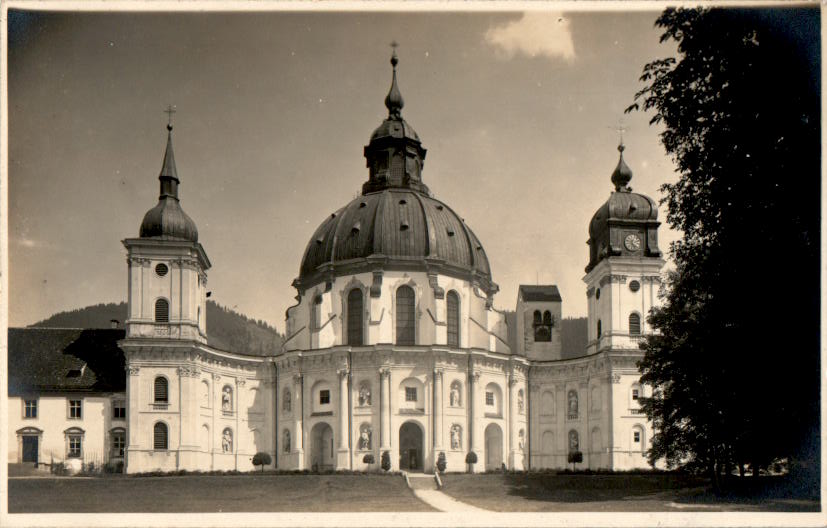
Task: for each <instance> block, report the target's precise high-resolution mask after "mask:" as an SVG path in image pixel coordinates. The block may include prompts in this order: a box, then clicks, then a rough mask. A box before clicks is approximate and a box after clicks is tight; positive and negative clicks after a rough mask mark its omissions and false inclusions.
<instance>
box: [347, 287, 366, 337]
mask: <svg viewBox="0 0 827 528" xmlns="http://www.w3.org/2000/svg"><path fill="white" fill-rule="evenodd" d="M363 312H364V310H363V309H362V290H360V289H358V288H354V289H352V290H350V293H348V294H347V344H348V345H356V346H360V345H362V344H364V343H363V341H362V331H363V325H362V317H363Z"/></svg>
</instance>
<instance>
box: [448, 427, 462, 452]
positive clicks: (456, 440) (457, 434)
mask: <svg viewBox="0 0 827 528" xmlns="http://www.w3.org/2000/svg"><path fill="white" fill-rule="evenodd" d="M451 449H462V429H461V428H460V426H459V425H457V424H454V425H452V426H451Z"/></svg>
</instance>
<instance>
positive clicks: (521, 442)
mask: <svg viewBox="0 0 827 528" xmlns="http://www.w3.org/2000/svg"><path fill="white" fill-rule="evenodd" d="M517 436H518V437H519V440H518V442H517V446H518V447H519V448H520V451H525V431H524V430H523V429H520V432H519V434H518V435H517Z"/></svg>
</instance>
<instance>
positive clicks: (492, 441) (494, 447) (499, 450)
mask: <svg viewBox="0 0 827 528" xmlns="http://www.w3.org/2000/svg"><path fill="white" fill-rule="evenodd" d="M502 464H503V432H502V430H501V429H500V426H499V425H497V424H493V423H492V424H488V427H486V428H485V470H486V471H493V470H496V469H501V468H502Z"/></svg>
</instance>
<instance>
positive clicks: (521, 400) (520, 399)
mask: <svg viewBox="0 0 827 528" xmlns="http://www.w3.org/2000/svg"><path fill="white" fill-rule="evenodd" d="M517 412H518V413H520V414H523V413H524V412H525V401H524V398H523V391H522V389H520V391H519V392H517Z"/></svg>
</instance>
